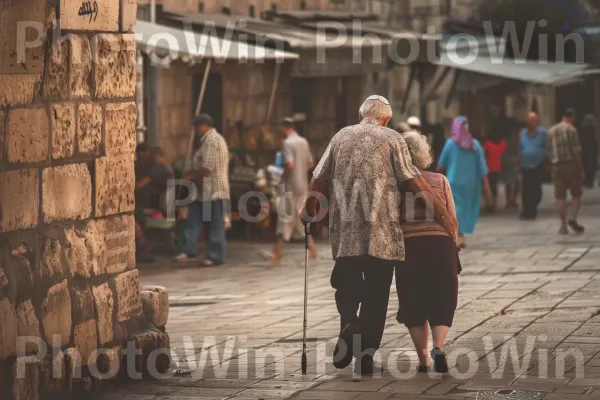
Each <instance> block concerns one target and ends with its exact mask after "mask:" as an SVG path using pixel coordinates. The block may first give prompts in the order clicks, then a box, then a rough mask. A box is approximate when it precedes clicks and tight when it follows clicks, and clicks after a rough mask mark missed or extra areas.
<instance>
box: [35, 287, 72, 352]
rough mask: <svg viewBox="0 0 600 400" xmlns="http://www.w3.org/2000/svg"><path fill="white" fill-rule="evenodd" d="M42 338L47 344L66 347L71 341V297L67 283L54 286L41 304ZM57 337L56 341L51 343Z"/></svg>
mask: <svg viewBox="0 0 600 400" xmlns="http://www.w3.org/2000/svg"><path fill="white" fill-rule="evenodd" d="M41 317H42V326H43V328H44V338H45V340H46V342H47V343H49V344H51V345H52V344H56V345H59V346H66V345H67V344H68V343H69V342H70V341H71V326H72V318H71V296H70V294H69V287H68V285H67V281H66V280H64V281H62V282H61V283H59V284H57V285H54V286H52V287H51V288H50V290H48V295H47V296H46V298H45V299H44V301H43V303H42V315H41ZM53 335H58V339H59V340H58V341H56V342H54V341H53Z"/></svg>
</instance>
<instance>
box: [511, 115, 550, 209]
mask: <svg viewBox="0 0 600 400" xmlns="http://www.w3.org/2000/svg"><path fill="white" fill-rule="evenodd" d="M546 135H547V132H546V129H545V128H543V127H541V126H540V125H539V119H538V115H537V114H536V113H534V112H531V113H529V115H528V116H527V128H525V129H523V132H521V136H520V138H519V155H518V161H517V168H520V170H521V174H522V175H523V193H522V199H521V202H522V206H523V210H522V212H521V219H522V220H523V221H532V220H534V219H536V218H537V213H538V206H539V205H540V202H541V201H542V196H543V192H542V183H543V181H544V171H545V166H546Z"/></svg>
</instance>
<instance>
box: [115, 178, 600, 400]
mask: <svg viewBox="0 0 600 400" xmlns="http://www.w3.org/2000/svg"><path fill="white" fill-rule="evenodd" d="M546 193H548V194H549V193H550V190H548V189H546ZM549 197H550V196H546V199H545V202H544V205H543V210H542V215H541V218H540V219H539V220H538V221H536V222H533V223H524V222H520V221H518V220H517V219H516V216H515V215H513V214H514V213H505V212H503V213H500V214H499V215H496V216H493V217H486V218H482V220H481V223H480V225H479V227H478V231H477V234H476V235H475V236H474V237H473V238H471V241H470V242H469V248H468V249H467V250H465V251H464V252H463V254H462V262H463V268H464V273H463V275H462V276H461V280H460V282H461V290H460V304H459V309H458V311H457V315H456V321H455V326H454V327H453V329H452V331H451V335H450V338H449V344H448V346H447V352H448V354H449V357H450V362H451V364H452V365H456V368H454V369H453V371H452V373H451V374H449V375H448V376H439V375H435V374H432V375H430V376H428V375H417V374H415V373H414V372H413V371H414V369H415V367H416V357H415V354H414V352H413V349H412V345H411V341H410V338H409V336H408V332H407V330H406V329H405V328H404V327H403V326H400V325H398V324H397V323H396V322H395V320H394V316H395V313H396V310H397V300H396V298H395V291H394V290H393V293H392V296H391V301H390V308H389V312H388V316H389V318H388V322H387V327H386V333H385V336H384V341H383V348H382V351H381V355H382V362H383V364H384V365H385V366H386V371H384V373H383V374H382V376H379V377H375V378H370V379H359V378H358V377H354V376H353V375H352V370H351V368H349V369H348V370H347V371H336V370H335V369H334V368H333V366H332V365H331V361H330V359H328V357H330V356H331V352H332V347H333V340H334V339H335V337H336V334H337V331H338V316H337V312H336V309H335V303H334V300H333V291H332V289H331V288H330V286H329V273H330V270H331V266H332V262H331V260H330V259H327V257H326V256H328V255H329V251H328V247H327V245H326V244H323V245H321V255H322V256H323V259H322V260H320V261H319V262H318V263H316V264H315V265H312V266H311V268H310V295H309V317H308V318H309V330H308V337H309V339H310V340H311V342H310V353H309V374H308V375H307V376H302V375H301V374H300V355H301V343H300V342H299V339H301V337H302V310H303V303H302V295H303V268H302V266H303V250H302V246H301V245H295V246H293V249H290V251H288V253H287V254H286V256H287V263H286V264H285V265H283V266H281V267H278V268H270V267H268V266H266V265H265V264H264V262H262V261H260V259H259V257H258V256H257V255H256V253H257V251H258V249H259V248H261V247H263V245H256V244H234V245H232V249H231V250H230V254H231V256H230V260H232V261H231V262H232V264H231V265H228V266H224V267H219V268H213V269H203V270H200V269H183V270H182V269H179V270H175V269H171V268H162V269H158V270H157V269H148V270H146V271H144V269H143V268H144V267H143V266H141V269H142V275H143V277H142V279H143V283H146V284H159V285H164V286H167V287H168V289H169V291H170V298H171V311H170V319H169V324H168V326H167V328H168V332H169V333H170V335H171V343H172V352H173V354H174V356H175V359H176V360H177V361H178V362H179V366H180V369H181V371H182V372H185V368H191V369H192V370H193V371H192V372H191V373H189V374H177V375H175V376H173V377H172V378H168V379H164V380H161V381H153V382H144V383H133V384H129V385H126V386H123V387H120V388H119V389H118V390H116V391H115V392H111V393H107V394H106V399H279V398H292V399H305V400H308V399H340V400H346V399H355V400H360V399H369V400H378V399H382V400H383V399H442V398H444V399H467V398H469V399H474V398H477V396H478V393H480V394H479V396H480V397H479V398H493V397H486V396H485V395H489V394H492V393H494V392H495V391H498V390H502V389H504V390H509V391H510V390H516V391H517V392H514V393H513V396H515V397H512V398H536V397H535V394H536V393H532V392H539V396H540V397H538V398H542V397H544V398H545V399H547V400H555V399H556V400H558V399H600V315H599V312H600V243H599V240H600V212H599V211H600V190H596V191H595V192H593V193H589V194H588V195H587V197H586V205H585V208H584V210H583V212H582V218H581V222H583V223H585V224H586V225H587V228H588V230H587V232H586V234H585V235H582V236H569V237H559V236H558V235H557V230H558V226H557V221H556V219H555V214H554V210H553V202H552V201H551V199H550V198H549ZM424 295H427V294H426V293H424ZM186 337H187V339H186ZM503 354H504V356H503ZM507 355H508V357H507ZM519 391H523V392H519ZM502 393H508V392H500V394H498V395H496V396H499V397H497V398H510V397H507V396H506V395H502ZM528 395H531V396H530V397H527V396H528Z"/></svg>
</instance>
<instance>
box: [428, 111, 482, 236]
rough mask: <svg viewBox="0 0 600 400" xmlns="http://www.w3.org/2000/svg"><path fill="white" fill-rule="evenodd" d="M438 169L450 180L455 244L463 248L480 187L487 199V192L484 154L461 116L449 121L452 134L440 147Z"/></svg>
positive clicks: (474, 218)
mask: <svg viewBox="0 0 600 400" xmlns="http://www.w3.org/2000/svg"><path fill="white" fill-rule="evenodd" d="M438 171H439V172H442V173H445V174H446V177H447V178H448V181H449V182H450V187H451V188H452V196H453V197H454V202H455V204H456V216H457V218H458V234H459V239H458V245H459V246H460V247H462V248H464V247H465V246H466V244H465V234H472V233H473V231H474V230H475V225H477V220H478V219H479V211H480V207H481V191H482V187H483V190H484V193H485V195H486V197H487V198H488V199H490V198H491V193H490V185H489V182H488V179H487V174H488V169H487V163H486V161H485V153H484V151H483V148H482V147H481V144H480V143H479V142H478V141H477V140H476V139H474V138H473V136H472V135H471V132H470V131H469V121H468V120H467V118H466V117H464V116H462V115H461V116H458V117H457V118H456V119H455V120H454V121H453V123H452V137H451V138H450V139H448V141H447V142H446V145H445V146H444V149H443V150H442V154H441V155H440V159H439V160H438Z"/></svg>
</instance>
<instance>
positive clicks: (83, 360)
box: [0, 0, 168, 399]
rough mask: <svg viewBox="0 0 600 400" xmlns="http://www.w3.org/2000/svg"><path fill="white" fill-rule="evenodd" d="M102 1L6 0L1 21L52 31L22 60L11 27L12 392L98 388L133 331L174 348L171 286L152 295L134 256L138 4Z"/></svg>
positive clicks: (19, 395) (1, 143) (5, 202)
mask: <svg viewBox="0 0 600 400" xmlns="http://www.w3.org/2000/svg"><path fill="white" fill-rule="evenodd" d="M95 3H96V4H97V5H98V7H99V13H98V15H99V17H98V18H97V19H92V20H88V18H89V16H86V15H83V16H80V15H78V12H79V8H80V7H81V1H79V2H77V1H71V0H32V1H4V2H0V24H1V25H2V26H3V28H2V29H3V31H4V29H5V28H6V29H7V32H8V31H9V30H10V29H12V28H15V29H16V26H17V25H16V24H18V23H19V22H26V23H28V24H30V26H39V27H43V29H41V30H40V32H39V34H40V35H43V34H46V35H47V40H45V41H40V44H39V45H38V46H37V48H31V49H28V50H27V53H26V59H25V61H24V62H23V60H17V59H16V57H17V56H16V54H17V52H18V50H19V49H18V43H17V41H16V39H15V37H13V36H11V35H8V36H4V35H3V36H2V37H0V51H2V54H0V399H4V398H7V399H9V398H10V399H12V398H14V399H37V398H40V397H42V398H43V397H46V396H49V395H51V394H55V393H57V392H61V391H75V390H79V389H88V390H89V389H90V388H96V387H98V385H100V384H102V383H103V382H104V381H108V380H110V379H108V378H111V376H108V375H107V374H106V371H111V370H110V369H106V368H107V366H108V367H110V366H111V365H113V364H114V363H117V365H119V366H120V365H121V364H122V362H124V361H123V360H124V358H123V355H124V350H123V348H124V347H125V346H126V344H127V343H129V342H131V343H133V344H136V346H138V347H137V348H140V349H141V347H140V346H141V345H140V343H142V342H143V343H144V346H146V347H145V351H148V350H149V349H155V348H165V347H166V348H168V336H167V335H166V333H164V326H165V325H166V321H167V316H168V296H167V295H166V291H165V290H164V288H151V289H150V290H149V291H148V292H150V293H151V294H146V297H148V299H147V300H144V302H142V293H141V290H140V284H139V275H138V270H137V269H136V267H135V222H134V217H133V210H134V206H135V204H134V185H135V176H134V150H135V145H136V142H135V126H136V107H135V104H134V102H133V97H134V91H135V82H136V75H135V52H136V44H135V37H134V34H133V32H132V29H133V26H134V21H135V11H136V7H135V4H136V3H135V0H97V2H95ZM59 17H60V20H61V22H60V24H59V25H58V24H57V22H56V20H57V18H59ZM132 21H133V22H132ZM59 27H60V30H59V29H58V28H59ZM30 29H31V28H30ZM15 31H16V30H15ZM11 32H12V31H11ZM33 33H35V32H32V33H31V34H33ZM28 35H29V33H28ZM27 38H28V40H33V39H32V38H30V37H29V36H27ZM18 61H19V62H18ZM158 328H159V329H158ZM25 337H29V339H27V340H26V339H24V338H25ZM25 355H29V356H31V357H30V358H28V359H24V358H23V356H25ZM140 357H146V358H147V355H145V354H142V355H139V356H137V358H135V357H134V361H130V362H135V363H136V365H138V364H139V358H140ZM24 360H27V361H24ZM162 363H163V367H164V366H165V365H164V364H165V362H164V360H163V362H162ZM167 364H168V362H167ZM120 370H121V371H120V372H123V371H126V368H125V367H123V368H120ZM94 371H100V375H101V376H99V374H94V373H93V372H94ZM102 374H104V375H102ZM118 376H119V374H118ZM59 397H60V395H59Z"/></svg>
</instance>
